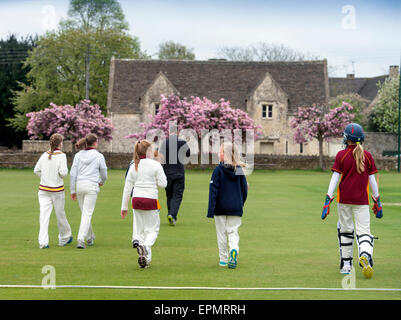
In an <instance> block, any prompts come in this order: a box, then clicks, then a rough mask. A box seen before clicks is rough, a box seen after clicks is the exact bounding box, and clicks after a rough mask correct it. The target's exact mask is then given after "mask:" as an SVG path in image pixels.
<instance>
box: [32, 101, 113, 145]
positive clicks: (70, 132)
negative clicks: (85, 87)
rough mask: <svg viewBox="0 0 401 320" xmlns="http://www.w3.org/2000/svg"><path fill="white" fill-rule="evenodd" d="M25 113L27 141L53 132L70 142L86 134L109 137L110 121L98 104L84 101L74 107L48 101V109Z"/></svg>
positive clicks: (106, 138)
mask: <svg viewBox="0 0 401 320" xmlns="http://www.w3.org/2000/svg"><path fill="white" fill-rule="evenodd" d="M26 116H27V117H28V118H29V122H28V125H27V131H28V135H29V136H30V139H31V140H35V139H41V138H49V137H50V136H51V135H52V134H54V133H59V134H62V135H63V136H64V138H65V139H68V140H71V141H72V142H73V145H74V144H75V142H77V141H78V140H79V139H80V138H82V137H85V136H86V135H87V134H89V133H95V134H96V135H97V136H98V137H99V138H102V139H105V140H106V141H110V140H111V139H112V135H111V134H112V131H113V126H112V124H111V120H110V119H108V118H106V117H105V116H103V114H102V112H101V109H100V107H99V106H98V105H90V101H88V100H83V101H81V102H80V103H78V104H77V105H76V106H75V107H73V106H70V105H65V106H57V105H55V104H54V103H51V104H50V108H47V109H45V110H42V111H39V112H31V113H28V114H27V115H26Z"/></svg>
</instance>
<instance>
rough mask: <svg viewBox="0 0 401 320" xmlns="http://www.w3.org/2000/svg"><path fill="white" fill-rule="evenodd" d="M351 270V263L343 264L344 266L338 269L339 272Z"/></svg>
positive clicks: (344, 272)
mask: <svg viewBox="0 0 401 320" xmlns="http://www.w3.org/2000/svg"><path fill="white" fill-rule="evenodd" d="M351 271H352V266H351V264H348V263H347V264H344V266H343V267H342V269H341V270H340V273H341V274H350V273H351Z"/></svg>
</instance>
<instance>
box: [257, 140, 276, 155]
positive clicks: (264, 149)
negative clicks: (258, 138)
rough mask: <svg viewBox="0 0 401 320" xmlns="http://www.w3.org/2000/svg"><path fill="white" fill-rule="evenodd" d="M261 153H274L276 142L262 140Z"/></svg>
mask: <svg viewBox="0 0 401 320" xmlns="http://www.w3.org/2000/svg"><path fill="white" fill-rule="evenodd" d="M260 153H261V154H273V153H274V142H261V143H260Z"/></svg>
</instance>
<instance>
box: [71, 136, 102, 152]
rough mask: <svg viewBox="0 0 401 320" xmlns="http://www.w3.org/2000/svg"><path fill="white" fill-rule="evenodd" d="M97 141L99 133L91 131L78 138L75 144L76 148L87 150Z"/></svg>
mask: <svg viewBox="0 0 401 320" xmlns="http://www.w3.org/2000/svg"><path fill="white" fill-rule="evenodd" d="M96 142H97V135H96V134H94V133H90V134H88V135H87V136H86V137H85V138H82V139H80V140H78V142H77V143H76V144H75V148H77V149H78V150H85V149H86V148H89V147H92V146H93V145H94V144H95V143H96Z"/></svg>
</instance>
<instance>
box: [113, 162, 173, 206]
mask: <svg viewBox="0 0 401 320" xmlns="http://www.w3.org/2000/svg"><path fill="white" fill-rule="evenodd" d="M157 187H160V188H165V187H167V178H166V175H165V174H164V171H163V167H162V165H161V164H160V163H159V162H157V161H155V160H152V159H142V160H141V161H140V162H139V165H138V171H136V170H135V164H132V165H131V167H130V169H129V170H128V173H127V177H126V179H125V186H124V192H123V199H122V204H121V210H128V202H129V200H130V195H131V192H132V188H133V189H134V191H133V194H132V196H133V197H137V198H147V199H158V195H159V191H158V189H157Z"/></svg>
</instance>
